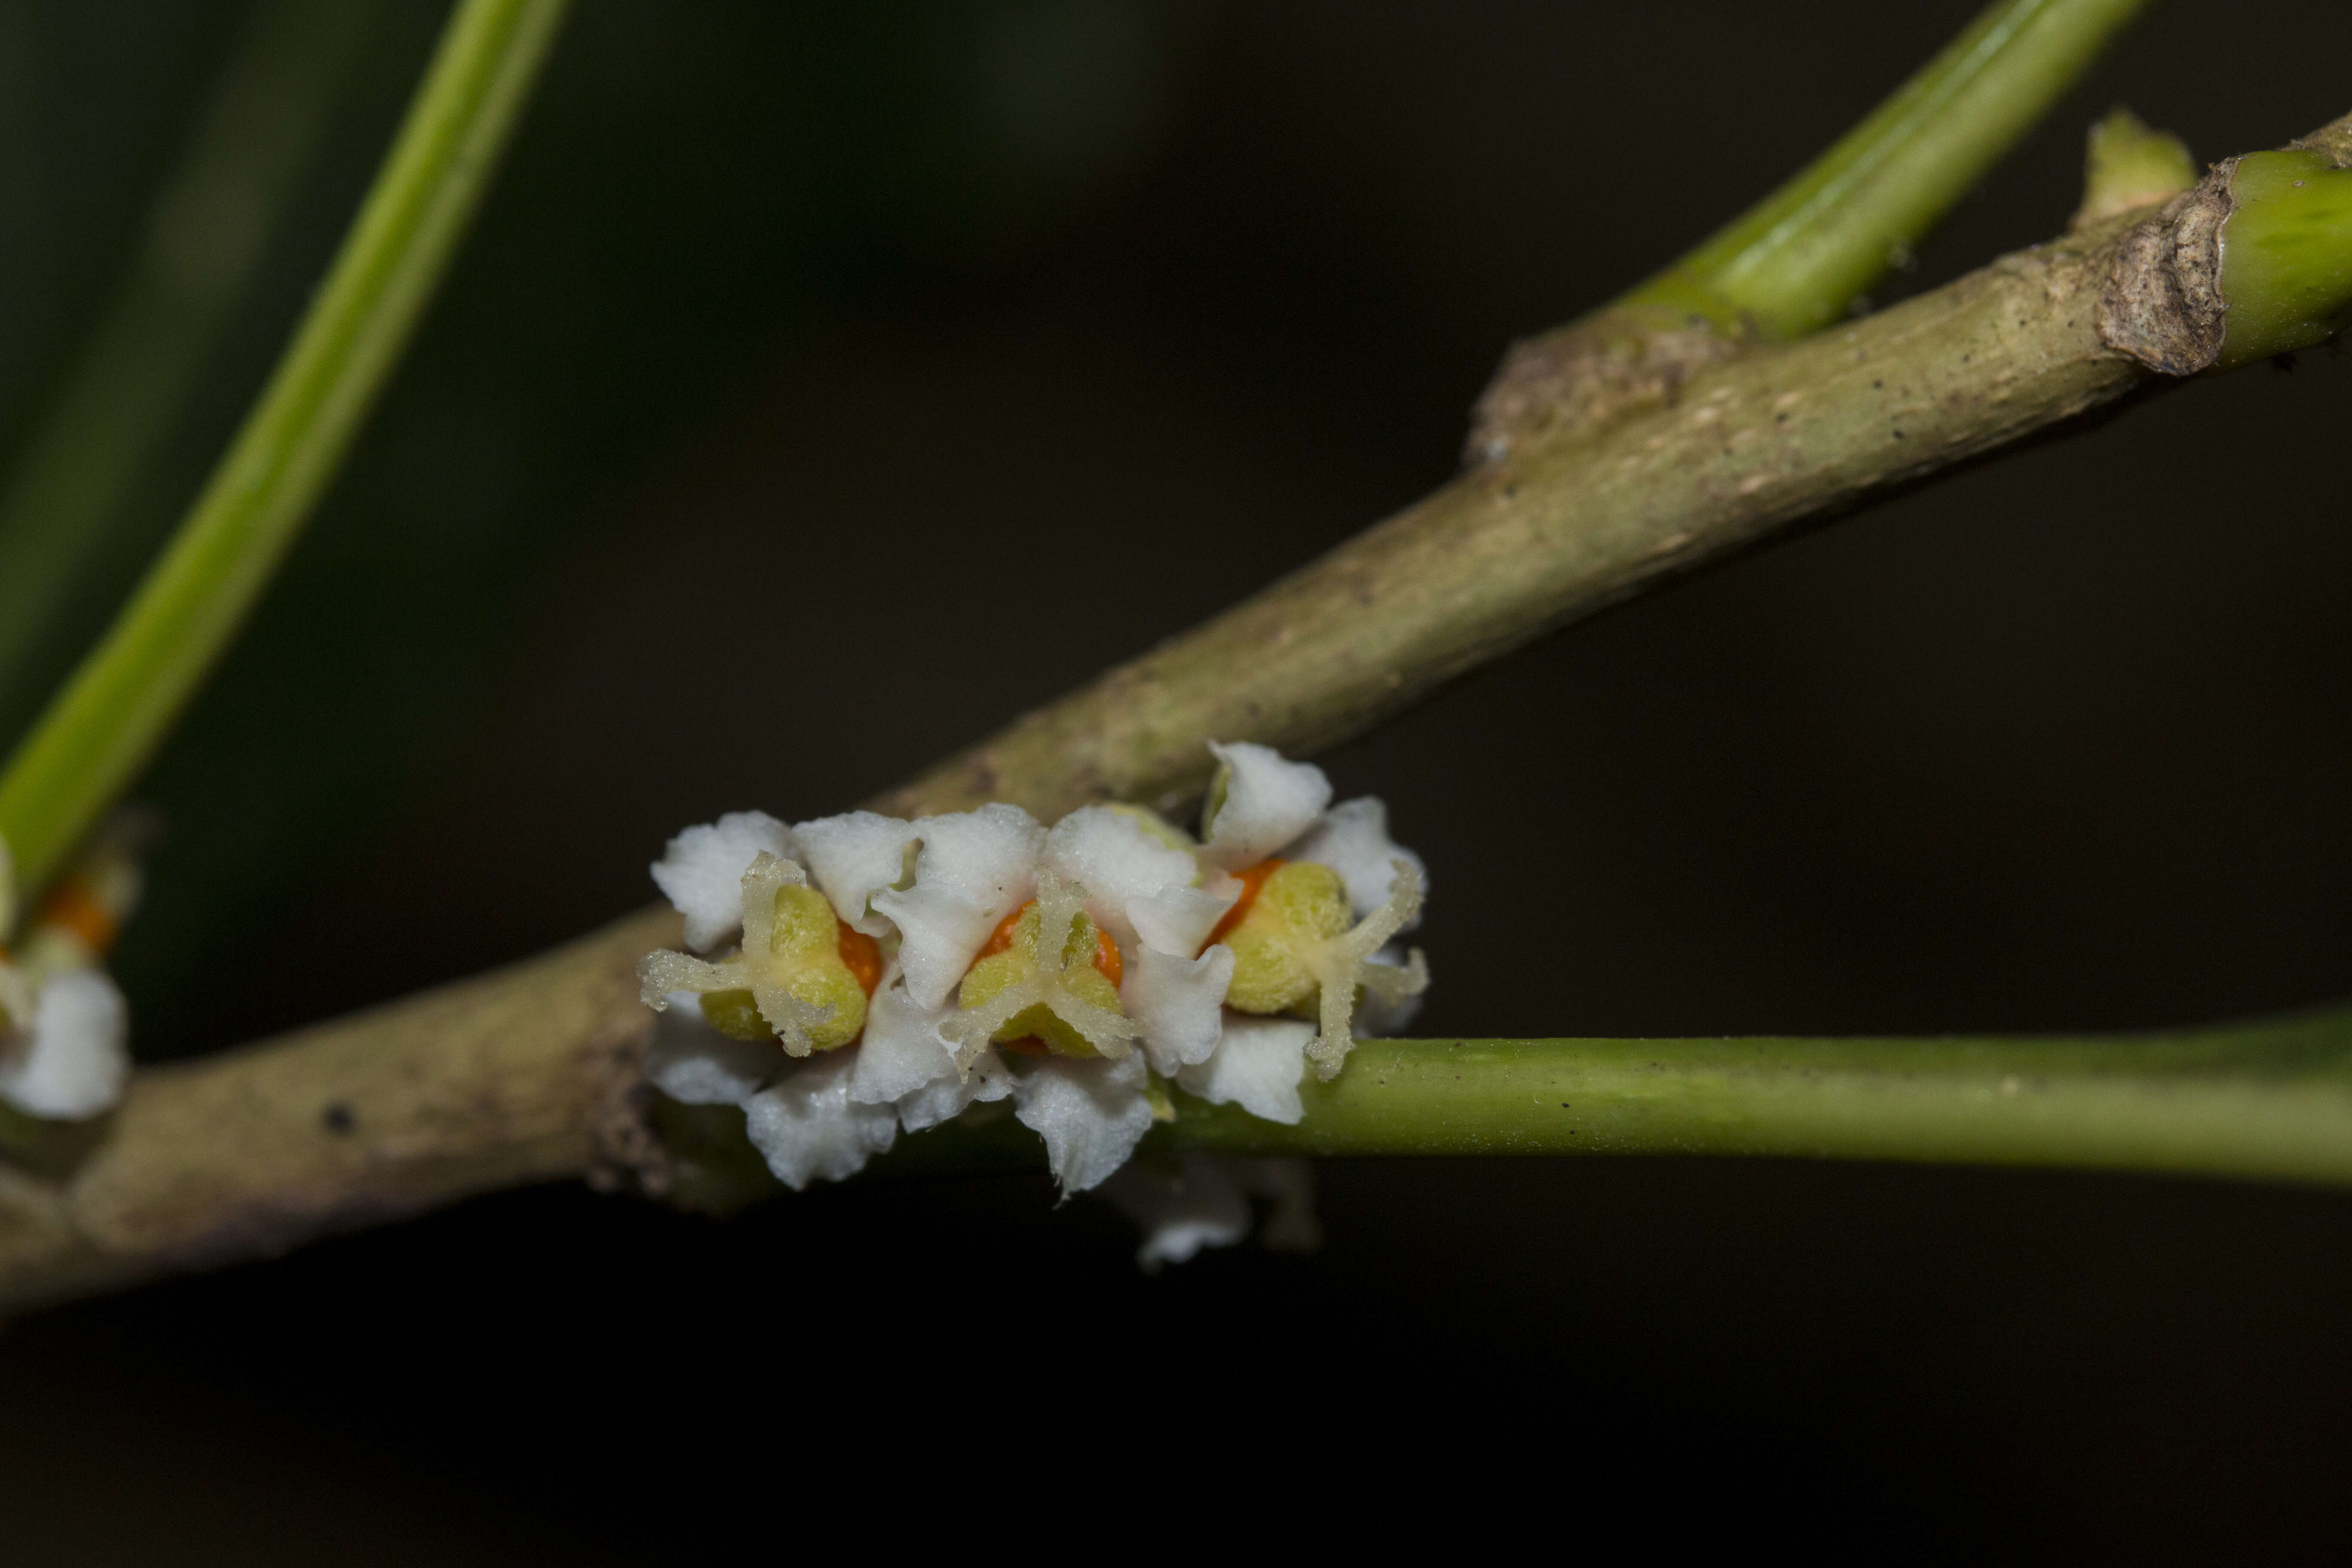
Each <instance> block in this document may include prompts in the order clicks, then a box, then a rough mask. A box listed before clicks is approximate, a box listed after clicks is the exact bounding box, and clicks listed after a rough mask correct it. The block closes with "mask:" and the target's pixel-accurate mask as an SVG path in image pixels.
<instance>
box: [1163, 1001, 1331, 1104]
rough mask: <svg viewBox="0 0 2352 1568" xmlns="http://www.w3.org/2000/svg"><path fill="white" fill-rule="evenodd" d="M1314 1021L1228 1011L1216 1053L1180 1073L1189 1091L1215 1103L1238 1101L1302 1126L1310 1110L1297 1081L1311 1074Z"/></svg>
mask: <svg viewBox="0 0 2352 1568" xmlns="http://www.w3.org/2000/svg"><path fill="white" fill-rule="evenodd" d="M1314 1037H1315V1026H1314V1025H1312V1024H1309V1023H1307V1022H1305V1021H1304V1020H1302V1019H1297V1018H1259V1017H1253V1016H1250V1015H1249V1014H1247V1013H1228V1014H1226V1015H1225V1035H1224V1038H1223V1039H1222V1040H1220V1041H1219V1042H1218V1043H1217V1049H1216V1054H1215V1055H1213V1056H1212V1057H1210V1058H1209V1059H1208V1060H1207V1061H1205V1062H1202V1064H1201V1065H1200V1066H1198V1067H1189V1068H1184V1069H1183V1070H1182V1071H1181V1072H1180V1073H1178V1074H1177V1075H1176V1082H1177V1083H1178V1084H1179V1085H1180V1086H1181V1088H1182V1089H1183V1090H1184V1092H1185V1093H1187V1094H1192V1095H1198V1096H1199V1097H1200V1098H1201V1099H1202V1100H1207V1101H1208V1102H1209V1103H1210V1104H1212V1105H1238V1106H1240V1107H1241V1108H1242V1109H1243V1110H1246V1111H1248V1112H1249V1113H1250V1114H1251V1115H1252V1116H1255V1117H1258V1118H1260V1119H1261V1120H1263V1121H1279V1122H1282V1123H1283V1124H1284V1125H1286V1126H1297V1123H1298V1121H1300V1119H1301V1118H1303V1117H1304V1116H1305V1115H1306V1114H1307V1108H1306V1106H1305V1105H1304V1104H1303V1103H1301V1101H1300V1100H1299V1098H1298V1080H1299V1079H1302V1078H1304V1077H1306V1076H1307V1042H1308V1041H1310V1040H1312V1039H1313V1038H1314Z"/></svg>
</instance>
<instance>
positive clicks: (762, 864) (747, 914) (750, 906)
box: [637, 855, 866, 1057]
mask: <svg viewBox="0 0 2352 1568" xmlns="http://www.w3.org/2000/svg"><path fill="white" fill-rule="evenodd" d="M841 930H842V927H841V923H840V921H839V920H838V918H837V917H836V916H835V914H834V910H833V905H832V904H831V903H830V902H829V901H828V900H826V899H825V896H824V894H823V893H820V892H818V891H817V890H816V889H814V888H812V887H810V886H808V885H807V882H806V880H805V879H804V878H803V875H802V873H801V868H799V867H798V866H796V865H794V864H793V862H791V861H789V860H780V859H778V858H776V857H775V856H772V855H761V857H759V858H757V859H755V860H753V861H752V862H751V868H750V869H749V870H747V871H745V872H744V873H743V946H742V949H741V950H740V952H737V953H736V954H735V955H734V956H732V957H731V958H729V959H727V960H725V961H724V962H722V963H707V962H705V961H704V960H702V959H698V958H690V957H688V955H687V954H685V953H682V952H667V951H665V952H653V953H648V954H647V955H646V959H645V962H644V963H640V964H639V965H638V966H637V975H638V978H639V980H640V981H641V982H642V983H643V987H644V995H645V999H646V1004H647V1005H649V1006H655V1007H659V1006H661V1005H664V1001H663V999H664V998H666V997H667V996H668V995H669V994H670V993H672V992H676V991H691V992H694V993H696V994H698V995H699V996H700V997H701V999H702V1016H703V1017H704V1018H706V1019H708V1020H709V1023H710V1024H711V1026H713V1027H714V1028H717V1029H719V1030H720V1031H721V1032H722V1033H725V1034H729V1035H732V1036H734V1037H736V1038H737V1039H745V1040H758V1039H765V1038H767V1037H769V1036H771V1035H772V1036H774V1037H776V1038H777V1039H779V1040H781V1041H782V1043H783V1047H784V1049H785V1051H786V1052H787V1053H789V1054H790V1055H793V1056H796V1057H804V1056H807V1055H808V1054H809V1053H810V1052H812V1051H829V1050H833V1049H835V1048H836V1047H841V1046H845V1045H847V1044H849V1042H850V1041H852V1040H854V1039H856V1037H858V1035H859V1033H860V1032H861V1031H863V1030H864V1029H865V1027H866V990H865V987H863V986H862V985H860V984H858V980H857V976H856V973H854V972H853V971H852V970H851V969H850V966H849V965H848V963H845V961H844V959H843V957H842V953H841Z"/></svg>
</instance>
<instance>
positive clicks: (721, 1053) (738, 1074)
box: [646, 991, 784, 1105]
mask: <svg viewBox="0 0 2352 1568" xmlns="http://www.w3.org/2000/svg"><path fill="white" fill-rule="evenodd" d="M663 1001H664V1002H666V1003H667V1005H668V1010H667V1012H665V1013H663V1014H662V1015H661V1016H660V1017H659V1018H657V1019H656V1020H655V1023H654V1037H653V1043H652V1044H651V1045H649V1046H648V1047H646V1081H647V1082H648V1083H651V1084H652V1085H653V1086H654V1087H655V1088H656V1089H659V1090H661V1091H662V1092H663V1093H664V1094H666V1095H667V1096H669V1097H670V1098H671V1099H672V1100H677V1102H678V1103H679V1104H681V1105H740V1104H742V1103H743V1102H744V1101H745V1100H749V1099H751V1096H752V1095H754V1094H756V1093H758V1092H759V1090H760V1088H761V1085H763V1084H765V1083H766V1082H767V1081H768V1080H769V1079H772V1078H774V1077H775V1076H776V1075H777V1074H778V1073H780V1072H782V1070H783V1068H784V1061H783V1058H782V1056H781V1054H780V1053H779V1052H778V1051H777V1049H776V1047H775V1043H774V1042H773V1041H772V1040H739V1039H736V1038H734V1037H732V1036H730V1035H722V1034H720V1033H719V1031H718V1030H716V1029H714V1028H712V1027H711V1026H709V1024H708V1023H706V1022H705V1021H704V1020H703V1016H702V998H701V997H699V996H698V995H696V994H694V993H693V992H691V991H673V992H671V993H670V994H668V995H667V996H666V997H664V998H663Z"/></svg>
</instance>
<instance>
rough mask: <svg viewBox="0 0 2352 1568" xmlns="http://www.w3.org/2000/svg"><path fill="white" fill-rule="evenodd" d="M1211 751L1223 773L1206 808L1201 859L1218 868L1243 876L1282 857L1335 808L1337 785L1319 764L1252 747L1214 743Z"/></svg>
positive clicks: (1212, 783) (1214, 781)
mask: <svg viewBox="0 0 2352 1568" xmlns="http://www.w3.org/2000/svg"><path fill="white" fill-rule="evenodd" d="M1209 751H1210V753H1211V754H1212V755H1213V756H1214V757H1215V758H1216V759H1217V763H1218V767H1217V772H1216V776H1215V777H1214V778H1213V779H1212V780H1210V783H1209V799H1208V804H1207V805H1204V806H1202V808H1201V837H1202V846H1201V854H1202V858H1204V859H1206V860H1207V861H1208V862H1209V863H1210V864H1211V865H1213V866H1222V867H1223V868H1225V869H1226V870H1228V871H1238V870H1240V869H1241V868H1243V867H1244V866H1255V865H1256V864H1257V863H1258V862H1259V861H1261V860H1263V859H1265V858H1267V857H1268V856H1271V855H1276V854H1279V853H1280V852H1281V850H1282V847H1283V846H1284V845H1286V844H1288V843H1290V842H1291V841H1292V840H1293V839H1295V838H1297V837H1299V836H1300V835H1301V834H1303V833H1305V832H1307V830H1308V829H1309V828H1312V827H1313V826H1316V824H1317V823H1318V822H1320V821H1321V820H1322V816H1323V808H1324V807H1325V806H1327V805H1330V804H1331V781H1330V780H1329V779H1328V778H1326V777H1324V776H1323V770H1322V769H1321V768H1318V767H1317V766H1316V765H1315V764H1314V763H1294V762H1291V761H1289V760H1287V759H1286V758H1285V757H1284V756H1283V754H1282V753H1281V752H1277V751H1276V750H1275V749H1274V748H1273V747H1271V746H1260V745H1255V744H1253V743H1252V742H1247V741H1236V742H1234V743H1233V744H1232V745H1230V746H1221V745H1219V744H1218V743H1217V742H1214V741H1212V742H1209Z"/></svg>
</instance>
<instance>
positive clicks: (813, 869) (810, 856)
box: [793, 811, 915, 937]
mask: <svg viewBox="0 0 2352 1568" xmlns="http://www.w3.org/2000/svg"><path fill="white" fill-rule="evenodd" d="M914 841H915V825H914V824H913V823H911V822H908V821H906V820H904V819H902V818H900V817H896V816H883V815H881V814H880V813H879V812H873V811H849V812H844V813H843V814H842V815H841V816H820V817H818V818H817V819H816V820H815V821H814V822H801V823H795V824H793V844H794V845H796V846H797V847H799V849H800V858H801V861H802V863H803V864H804V865H806V866H807V867H808V869H809V879H810V880H811V881H812V882H814V883H815V884H816V888H817V890H818V891H819V892H821V893H823V894H824V896H825V897H826V898H828V899H830V900H833V912H834V913H835V914H836V915H839V916H840V917H841V919H842V921H843V922H844V923H845V924H846V925H848V926H850V927H852V928H853V929H855V930H857V931H864V932H865V933H866V935H867V936H871V937H884V936H887V935H889V934H890V922H889V921H887V920H885V919H884V918H883V917H882V916H880V915H878V914H876V913H875V912H874V911H873V910H870V909H868V908H867V907H866V900H869V899H871V898H872V897H873V896H874V895H875V894H877V893H878V892H880V891H882V890H883V889H886V888H887V887H889V886H890V885H891V884H892V883H894V882H896V881H898V879H899V877H900V876H901V875H903V874H904V872H905V870H906V866H907V846H908V845H909V844H911V843H913V842H914Z"/></svg>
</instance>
